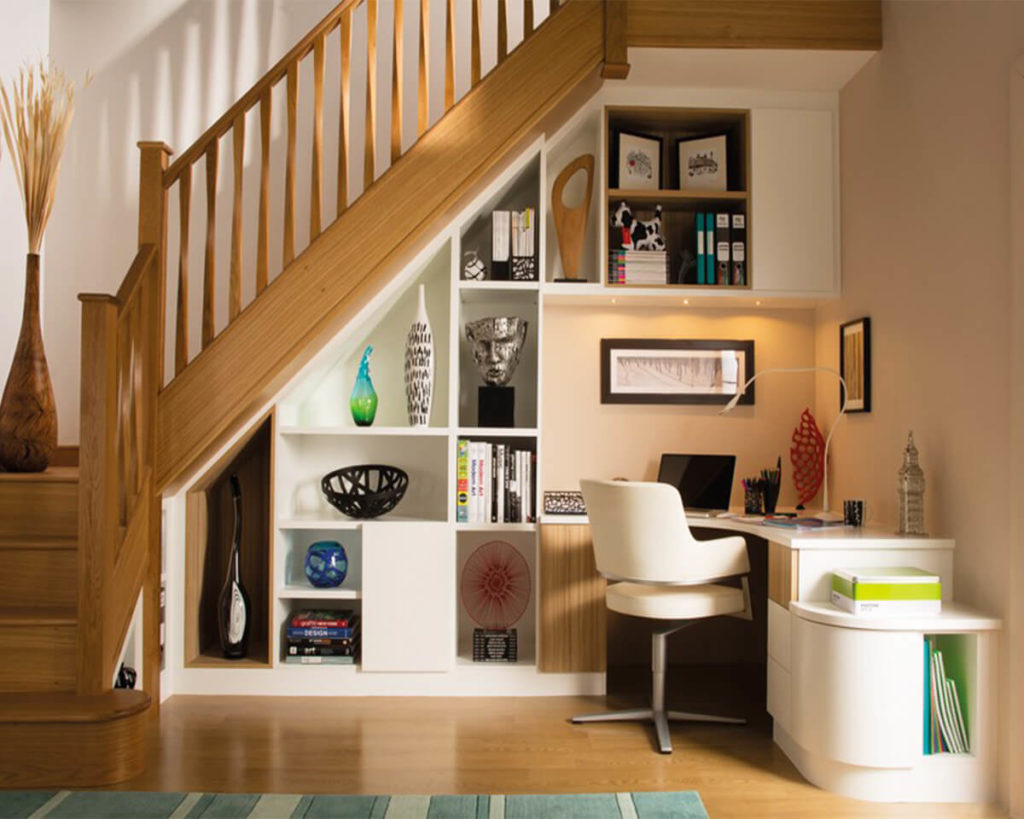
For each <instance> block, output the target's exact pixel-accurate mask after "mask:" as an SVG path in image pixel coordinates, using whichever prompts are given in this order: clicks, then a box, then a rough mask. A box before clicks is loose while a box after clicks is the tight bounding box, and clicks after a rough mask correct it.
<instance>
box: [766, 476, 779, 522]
mask: <svg viewBox="0 0 1024 819" xmlns="http://www.w3.org/2000/svg"><path fill="white" fill-rule="evenodd" d="M778 501H779V485H778V484H777V483H769V484H768V485H767V486H766V487H765V488H764V513H765V514H766V515H774V514H775V504H776V503H778Z"/></svg>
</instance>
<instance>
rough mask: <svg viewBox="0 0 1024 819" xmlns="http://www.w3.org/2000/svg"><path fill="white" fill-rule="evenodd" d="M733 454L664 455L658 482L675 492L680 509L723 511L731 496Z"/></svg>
mask: <svg viewBox="0 0 1024 819" xmlns="http://www.w3.org/2000/svg"><path fill="white" fill-rule="evenodd" d="M735 469H736V456H735V455H675V454H670V453H665V454H663V455H662V456H661V465H660V466H659V467H658V481H659V482H660V483H668V484H671V485H672V486H674V487H675V488H676V489H678V490H679V494H680V495H682V498H683V509H684V510H686V509H694V510H697V509H710V510H722V511H725V510H727V509H728V508H729V496H730V495H731V494H732V474H733V471H734V470H735Z"/></svg>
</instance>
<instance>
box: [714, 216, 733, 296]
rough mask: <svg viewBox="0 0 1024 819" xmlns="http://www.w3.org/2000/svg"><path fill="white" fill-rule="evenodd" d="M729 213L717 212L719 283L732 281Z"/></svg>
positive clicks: (716, 232) (717, 272)
mask: <svg viewBox="0 0 1024 819" xmlns="http://www.w3.org/2000/svg"><path fill="white" fill-rule="evenodd" d="M729 221H730V220H729V214H728V213H716V214H715V243H716V244H715V270H716V274H717V277H718V283H719V284H729V283H730V262H729V256H730V251H729Z"/></svg>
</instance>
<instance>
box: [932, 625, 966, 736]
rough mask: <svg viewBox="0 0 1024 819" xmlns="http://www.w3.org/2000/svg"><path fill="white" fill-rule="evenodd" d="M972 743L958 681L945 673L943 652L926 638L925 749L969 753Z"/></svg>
mask: <svg viewBox="0 0 1024 819" xmlns="http://www.w3.org/2000/svg"><path fill="white" fill-rule="evenodd" d="M970 752H971V743H970V739H969V737H968V734H967V723H966V721H965V720H964V711H963V708H962V707H961V705H960V695H959V693H958V692H957V685H956V682H955V681H954V680H953V679H952V678H950V677H947V676H946V664H945V660H944V658H943V656H942V652H941V651H939V650H938V649H936V648H935V644H934V642H933V640H932V638H925V641H924V753H925V754H944V753H953V754H968V753H970Z"/></svg>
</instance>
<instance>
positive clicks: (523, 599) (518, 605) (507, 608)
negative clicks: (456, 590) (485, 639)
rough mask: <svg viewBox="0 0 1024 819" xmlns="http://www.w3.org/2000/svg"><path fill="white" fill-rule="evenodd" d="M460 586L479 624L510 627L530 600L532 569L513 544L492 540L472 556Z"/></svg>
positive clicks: (463, 600)
mask: <svg viewBox="0 0 1024 819" xmlns="http://www.w3.org/2000/svg"><path fill="white" fill-rule="evenodd" d="M460 585H461V594H462V605H463V606H465V607H466V611H467V612H468V613H469V616H470V617H472V618H473V620H474V621H475V622H476V623H477V624H478V625H480V626H481V627H482V628H487V629H502V628H509V627H510V626H512V625H513V624H514V623H515V622H516V621H517V620H518V619H519V618H520V617H522V616H523V612H524V611H526V604H527V603H529V601H530V568H529V566H527V565H526V560H525V559H524V558H523V556H522V555H521V554H520V553H519V550H518V549H516V548H515V546H513V545H512V544H511V543H506V542H505V541H504V540H492V541H489V542H488V543H485V544H483V545H482V546H480V547H478V548H477V549H476V551H474V552H473V554H471V555H470V556H469V559H468V560H467V561H466V565H465V566H464V567H463V568H462V581H461V584H460Z"/></svg>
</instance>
